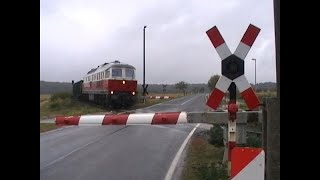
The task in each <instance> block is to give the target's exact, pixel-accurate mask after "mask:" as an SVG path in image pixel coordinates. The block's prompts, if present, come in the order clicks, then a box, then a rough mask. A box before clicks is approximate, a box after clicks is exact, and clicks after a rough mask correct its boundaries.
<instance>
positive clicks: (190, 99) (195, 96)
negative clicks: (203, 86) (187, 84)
mask: <svg viewBox="0 0 320 180" xmlns="http://www.w3.org/2000/svg"><path fill="white" fill-rule="evenodd" d="M196 97H198V96H194V97H192V98H190V99H189V100H188V101H186V102H184V103H182V104H180V105H181V106H183V105H185V104H187V103H188V102H189V101H191V100H192V99H194V98H196Z"/></svg>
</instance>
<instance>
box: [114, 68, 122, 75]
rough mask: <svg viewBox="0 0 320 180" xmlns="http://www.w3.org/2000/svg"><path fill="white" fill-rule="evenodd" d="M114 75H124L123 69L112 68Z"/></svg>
mask: <svg viewBox="0 0 320 180" xmlns="http://www.w3.org/2000/svg"><path fill="white" fill-rule="evenodd" d="M112 77H122V69H112Z"/></svg>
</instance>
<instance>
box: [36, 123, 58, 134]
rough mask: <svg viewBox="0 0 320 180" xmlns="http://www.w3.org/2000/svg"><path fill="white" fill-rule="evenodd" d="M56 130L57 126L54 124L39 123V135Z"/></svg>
mask: <svg viewBox="0 0 320 180" xmlns="http://www.w3.org/2000/svg"><path fill="white" fill-rule="evenodd" d="M57 128H59V126H57V125H56V124H54V123H40V133H42V132H46V131H51V130H54V129H57Z"/></svg>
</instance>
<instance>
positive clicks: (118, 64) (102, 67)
mask: <svg viewBox="0 0 320 180" xmlns="http://www.w3.org/2000/svg"><path fill="white" fill-rule="evenodd" d="M110 67H115V68H123V67H124V68H132V69H136V68H135V67H133V66H131V65H129V64H125V63H121V62H120V61H113V62H110V63H103V64H101V65H99V66H98V67H96V68H92V69H91V70H90V71H89V72H88V73H87V75H89V74H92V73H94V72H102V71H104V70H107V69H108V68H110Z"/></svg>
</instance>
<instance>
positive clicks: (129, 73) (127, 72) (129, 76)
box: [126, 69, 134, 79]
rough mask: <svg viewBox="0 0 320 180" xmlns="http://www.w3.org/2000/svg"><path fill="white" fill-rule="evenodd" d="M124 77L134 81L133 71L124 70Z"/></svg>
mask: <svg viewBox="0 0 320 180" xmlns="http://www.w3.org/2000/svg"><path fill="white" fill-rule="evenodd" d="M126 77H128V78H132V79H134V69H126Z"/></svg>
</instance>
